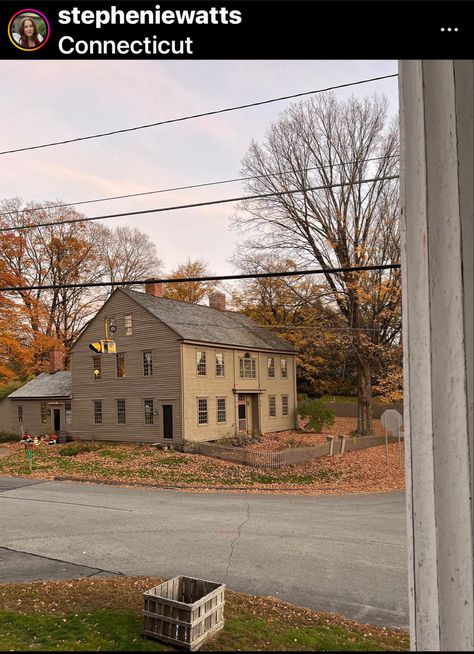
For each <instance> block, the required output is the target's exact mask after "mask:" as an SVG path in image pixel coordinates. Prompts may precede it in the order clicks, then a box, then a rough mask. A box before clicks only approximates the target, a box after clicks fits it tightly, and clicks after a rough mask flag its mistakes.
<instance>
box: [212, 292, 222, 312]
mask: <svg viewBox="0 0 474 654" xmlns="http://www.w3.org/2000/svg"><path fill="white" fill-rule="evenodd" d="M209 306H210V307H212V308H213V309H219V311H225V294H224V293H221V292H220V291H215V292H214V293H211V294H210V295H209Z"/></svg>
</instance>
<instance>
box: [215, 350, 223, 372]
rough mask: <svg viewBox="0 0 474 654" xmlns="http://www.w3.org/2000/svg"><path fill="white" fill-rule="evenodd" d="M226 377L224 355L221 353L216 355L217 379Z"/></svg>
mask: <svg viewBox="0 0 474 654" xmlns="http://www.w3.org/2000/svg"><path fill="white" fill-rule="evenodd" d="M223 376H224V355H223V354H222V353H220V352H218V353H216V377H223Z"/></svg>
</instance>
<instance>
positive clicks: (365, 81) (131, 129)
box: [0, 73, 398, 155]
mask: <svg viewBox="0 0 474 654" xmlns="http://www.w3.org/2000/svg"><path fill="white" fill-rule="evenodd" d="M390 77H398V73H393V74H392V75H381V76H380V77H372V78H370V79H362V80H358V81H356V82H347V83H346V84H338V85H336V86H327V87H326V88H324V89H316V90H313V91H303V92H302V93H293V94H291V95H282V96H280V97H278V98H271V99H269V100H260V101H259V102H249V103H247V104H241V105H238V106H235V107H226V108H225V109H215V110H213V111H205V112H203V113H200V114H192V115H188V116H180V117H179V118H169V119H168V120H160V121H158V122H156V123H148V124H146V125H137V126H135V127H127V128H125V129H116V130H113V131H111V132H101V133H99V134H91V135H89V136H79V137H77V138H73V139H65V140H63V141H53V142H51V143H43V144H41V145H31V146H28V147H25V148H15V149H13V150H4V151H3V152H0V155H3V154H13V153H14V152H26V151H28V150H40V149H42V148H51V147H53V146H58V145H65V144H66V143H77V142H78V141H88V140H91V139H98V138H103V137H105V136H113V135H114V134H124V133H126V132H136V131H138V130H140V129H149V128H150V127H159V126H160V125H169V124H171V123H178V122H183V121H185V120H193V119H195V118H204V117H205V116H215V115H217V114H223V113H227V112H230V111H238V110H240V109H248V108H250V107H258V106H261V105H264V104H270V103H272V102H281V101H282V100H291V99H292V98H300V97H303V96H305V95H314V94H316V93H324V92H326V91H334V90H336V89H343V88H346V87H348V86H357V85H359V84H368V83H369V82H378V81H379V80H383V79H389V78H390Z"/></svg>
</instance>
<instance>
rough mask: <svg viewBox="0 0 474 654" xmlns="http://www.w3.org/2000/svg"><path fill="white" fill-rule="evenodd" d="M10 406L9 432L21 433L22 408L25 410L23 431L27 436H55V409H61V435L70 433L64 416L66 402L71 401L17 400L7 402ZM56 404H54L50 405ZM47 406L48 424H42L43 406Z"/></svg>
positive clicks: (49, 399)
mask: <svg viewBox="0 0 474 654" xmlns="http://www.w3.org/2000/svg"><path fill="white" fill-rule="evenodd" d="M7 402H8V404H9V405H10V406H9V413H10V417H9V423H10V428H9V431H13V432H17V433H18V434H20V433H21V431H22V430H21V425H20V423H19V422H18V407H19V406H21V407H22V409H23V431H24V433H25V434H31V435H37V436H42V435H44V434H53V433H55V430H54V411H53V409H59V411H60V416H61V417H60V419H61V429H60V433H66V432H67V431H68V427H69V425H66V422H65V414H64V402H69V400H67V399H66V400H54V399H53V398H45V399H42V400H37V399H32V400H31V399H24V398H21V399H17V400H14V399H13V398H12V399H8V400H7ZM50 402H54V404H50ZM42 404H46V408H47V411H48V413H49V415H47V417H46V423H43V422H41V405H42Z"/></svg>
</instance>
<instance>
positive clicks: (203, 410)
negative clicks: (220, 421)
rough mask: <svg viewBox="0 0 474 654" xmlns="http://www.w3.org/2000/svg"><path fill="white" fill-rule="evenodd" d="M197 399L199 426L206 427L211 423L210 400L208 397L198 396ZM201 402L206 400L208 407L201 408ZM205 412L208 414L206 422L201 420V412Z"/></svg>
mask: <svg viewBox="0 0 474 654" xmlns="http://www.w3.org/2000/svg"><path fill="white" fill-rule="evenodd" d="M196 399H197V403H196V405H197V424H198V427H206V426H207V425H209V400H208V398H207V397H198V398H196ZM200 402H205V403H206V408H205V409H201V408H200V405H199V403H200ZM204 412H205V414H206V422H201V420H200V418H201V413H204Z"/></svg>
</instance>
